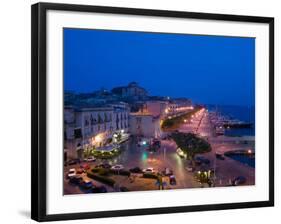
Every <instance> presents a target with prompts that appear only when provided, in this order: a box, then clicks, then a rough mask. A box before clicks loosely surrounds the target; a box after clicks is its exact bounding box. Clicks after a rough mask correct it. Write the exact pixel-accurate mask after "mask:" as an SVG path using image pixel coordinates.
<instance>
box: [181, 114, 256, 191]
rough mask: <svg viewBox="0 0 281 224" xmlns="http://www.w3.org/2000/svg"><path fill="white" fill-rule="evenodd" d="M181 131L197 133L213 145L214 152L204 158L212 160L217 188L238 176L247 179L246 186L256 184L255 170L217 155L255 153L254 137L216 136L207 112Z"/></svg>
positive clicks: (195, 118)
mask: <svg viewBox="0 0 281 224" xmlns="http://www.w3.org/2000/svg"><path fill="white" fill-rule="evenodd" d="M179 131H181V132H196V133H197V134H199V135H200V136H202V137H204V138H205V139H206V140H207V141H208V142H209V143H210V144H211V147H212V151H211V152H209V153H205V154H203V156H204V157H206V158H207V159H209V160H210V167H212V168H214V170H215V185H216V186H226V185H229V184H230V182H231V180H232V179H234V178H236V177H238V176H244V177H245V178H246V183H245V185H254V184H255V168H253V167H250V166H248V165H247V164H244V163H241V162H239V161H237V160H233V159H231V158H229V157H227V156H225V157H224V160H219V159H216V153H220V154H224V153H226V152H229V151H234V150H251V152H254V151H255V146H254V137H252V136H241V137H228V136H215V132H214V128H213V126H212V124H211V122H210V119H209V113H208V111H207V110H204V112H203V113H202V114H200V116H197V117H194V118H193V119H192V122H191V123H190V124H183V125H182V126H181V128H180V129H179Z"/></svg>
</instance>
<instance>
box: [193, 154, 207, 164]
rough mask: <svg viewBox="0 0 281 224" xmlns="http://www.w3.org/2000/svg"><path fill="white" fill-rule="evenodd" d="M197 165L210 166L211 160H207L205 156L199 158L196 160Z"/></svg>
mask: <svg viewBox="0 0 281 224" xmlns="http://www.w3.org/2000/svg"><path fill="white" fill-rule="evenodd" d="M195 163H197V164H198V165H200V164H202V163H205V164H210V160H209V159H206V158H205V157H203V156H197V157H196V158H195Z"/></svg>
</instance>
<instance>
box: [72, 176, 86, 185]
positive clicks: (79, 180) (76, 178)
mask: <svg viewBox="0 0 281 224" xmlns="http://www.w3.org/2000/svg"><path fill="white" fill-rule="evenodd" d="M82 181H83V178H82V177H80V176H72V177H70V178H69V183H71V184H77V185H80V184H81V183H82Z"/></svg>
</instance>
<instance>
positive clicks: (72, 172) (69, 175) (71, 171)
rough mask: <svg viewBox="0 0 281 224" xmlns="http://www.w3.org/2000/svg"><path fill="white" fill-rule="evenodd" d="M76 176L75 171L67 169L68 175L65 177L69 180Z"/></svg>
mask: <svg viewBox="0 0 281 224" xmlns="http://www.w3.org/2000/svg"><path fill="white" fill-rule="evenodd" d="M74 176H76V169H74V168H72V169H69V171H68V173H67V177H68V178H70V177H74Z"/></svg>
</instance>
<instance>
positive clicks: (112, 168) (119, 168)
mask: <svg viewBox="0 0 281 224" xmlns="http://www.w3.org/2000/svg"><path fill="white" fill-rule="evenodd" d="M123 169H124V166H123V165H121V164H118V165H114V166H112V167H111V170H117V171H118V170H123Z"/></svg>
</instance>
